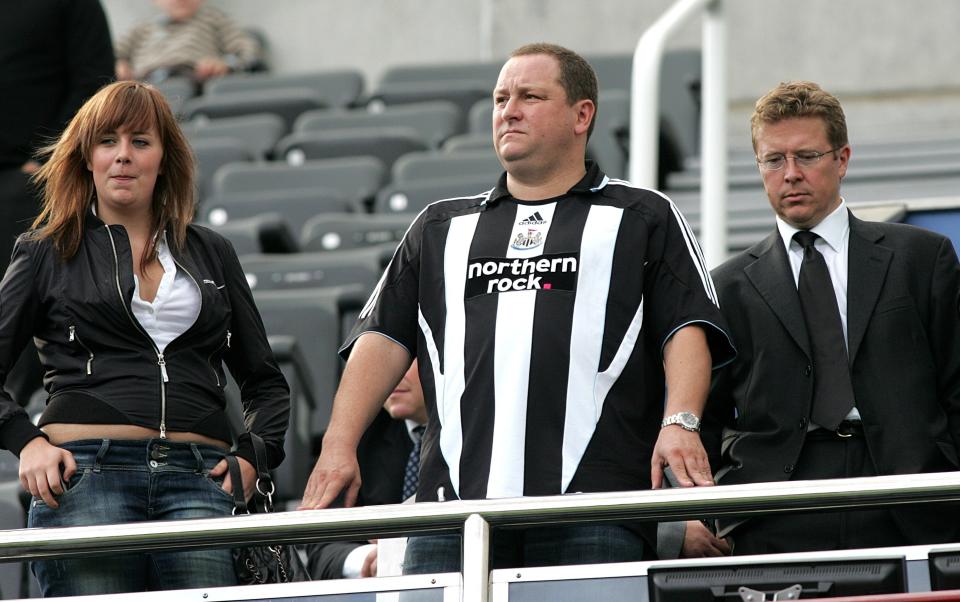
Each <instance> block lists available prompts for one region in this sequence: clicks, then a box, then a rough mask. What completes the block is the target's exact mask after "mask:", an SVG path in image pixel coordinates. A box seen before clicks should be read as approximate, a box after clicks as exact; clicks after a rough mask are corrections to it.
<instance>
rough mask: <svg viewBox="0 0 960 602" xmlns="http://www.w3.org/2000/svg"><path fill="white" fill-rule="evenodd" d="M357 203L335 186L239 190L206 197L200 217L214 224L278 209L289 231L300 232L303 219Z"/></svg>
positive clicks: (347, 207)
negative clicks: (332, 187)
mask: <svg viewBox="0 0 960 602" xmlns="http://www.w3.org/2000/svg"><path fill="white" fill-rule="evenodd" d="M355 208H356V204H355V203H353V202H351V199H348V198H347V197H345V196H344V195H343V193H341V192H340V191H338V190H331V189H328V188H302V189H292V190H286V189H282V190H268V191H261V192H238V193H232V194H226V195H223V196H222V197H219V198H216V199H209V200H208V201H207V202H206V203H204V205H203V219H204V220H205V221H206V222H208V223H210V224H211V225H213V226H222V225H224V224H226V223H228V222H230V221H233V220H238V219H246V218H248V217H253V216H255V215H261V214H263V213H277V214H279V215H280V216H281V217H282V218H283V220H284V221H285V222H286V224H287V227H288V228H289V230H290V232H299V231H300V230H301V228H302V227H303V224H304V222H306V221H307V220H308V219H310V218H311V217H313V216H315V215H320V214H322V213H344V212H349V211H353V210H354V209H355Z"/></svg>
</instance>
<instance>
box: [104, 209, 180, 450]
mask: <svg viewBox="0 0 960 602" xmlns="http://www.w3.org/2000/svg"><path fill="white" fill-rule="evenodd" d="M104 227H105V228H106V229H107V234H108V235H109V237H110V247H111V248H112V249H113V266H114V279H115V281H116V283H117V294H118V295H119V296H120V305H121V306H123V311H124V312H126V314H127V318H129V320H130V323H131V324H132V325H133V327H134V328H136V329H137V330H139V331H140V332H141V333H143V335H144V336H145V337H147V340H148V341H149V342H150V346H151V347H153V351H154V353H156V354H157V366H159V367H160V438H161V439H166V438H167V385H166V383H168V382H170V377H169V376H167V362H166V360H165V359H163V354H162V353H160V349H159V348H158V347H157V344H156V343H154V342H153V338H152V337H151V336H150V334H149V333H148V332H147V331H146V330H144V329H143V326H141V325H140V323H139V322H137V321H136V320H135V319H134V318H133V314H131V313H130V308H129V307H127V303H126V300H125V299H124V298H123V288H122V287H121V286H120V258H119V256H118V255H117V244H116V243H115V242H114V240H113V232H112V231H111V230H110V226H104ZM191 278H192V276H191Z"/></svg>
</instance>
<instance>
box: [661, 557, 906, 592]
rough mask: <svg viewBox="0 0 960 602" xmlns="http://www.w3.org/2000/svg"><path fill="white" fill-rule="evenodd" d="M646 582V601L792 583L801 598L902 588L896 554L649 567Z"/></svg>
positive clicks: (902, 572) (779, 589) (902, 575)
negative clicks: (819, 559) (776, 561)
mask: <svg viewBox="0 0 960 602" xmlns="http://www.w3.org/2000/svg"><path fill="white" fill-rule="evenodd" d="M648 583H649V586H650V601H651V602H717V601H731V602H733V601H736V602H739V601H740V600H743V597H742V596H741V589H740V588H749V589H751V590H754V591H758V592H763V593H764V594H766V599H767V600H772V599H773V596H774V594H776V593H778V592H782V591H784V590H787V589H789V588H791V587H796V586H798V585H799V586H800V592H799V593H800V597H801V598H828V597H834V596H865V595H876V594H897V593H903V592H905V591H907V590H906V584H907V582H906V567H905V565H904V560H903V559H902V558H884V559H855V560H831V561H822V562H816V561H809V562H791V563H783V564H744V565H740V566H736V565H723V566H703V567H674V568H662V569H659V568H657V569H655V568H651V569H650V572H649V574H648ZM781 599H787V598H785V597H784V598H781ZM791 599H793V598H791Z"/></svg>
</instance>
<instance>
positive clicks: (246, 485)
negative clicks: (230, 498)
mask: <svg viewBox="0 0 960 602" xmlns="http://www.w3.org/2000/svg"><path fill="white" fill-rule="evenodd" d="M236 458H237V463H238V464H239V465H240V478H241V479H243V499H245V500H247V501H248V502H249V501H250V498H251V497H253V488H254V487H256V483H257V469H256V468H254V467H253V464H251V463H250V462H248V461H247V460H244V459H243V458H241V457H240V456H237V457H236ZM224 475H226V476H224ZM210 476H211V477H221V476H222V477H223V490H224V491H226V492H227V493H229V494H230V495H233V481H232V480H231V479H230V470H229V469H228V468H227V461H226V460H220V461H219V462H218V463H217V465H216V466H214V467H213V470H211V471H210Z"/></svg>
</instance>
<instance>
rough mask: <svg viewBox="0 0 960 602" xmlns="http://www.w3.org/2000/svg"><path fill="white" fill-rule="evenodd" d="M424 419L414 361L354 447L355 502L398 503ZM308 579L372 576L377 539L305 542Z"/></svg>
mask: <svg viewBox="0 0 960 602" xmlns="http://www.w3.org/2000/svg"><path fill="white" fill-rule="evenodd" d="M426 423H427V408H426V405H425V404H424V401H423V388H421V386H420V375H419V374H418V373H417V360H413V363H412V364H411V365H410V369H409V370H407V373H406V374H404V376H403V379H402V380H401V381H400V384H398V385H397V387H396V388H395V389H394V390H393V393H391V394H390V397H388V398H387V401H386V402H384V404H383V409H382V410H381V411H380V413H379V414H378V415H377V417H376V418H375V419H374V421H373V424H371V425H370V427H369V428H368V429H367V430H366V432H365V433H364V435H363V438H362V439H360V445H359V446H358V448H357V460H358V461H359V463H360V471H361V474H362V475H363V484H362V485H361V486H360V495H359V497H358V498H357V505H358V506H376V505H379V504H399V503H400V502H402V501H404V500H405V499H407V498H409V497H411V496H412V495H413V494H414V493H416V491H417V484H418V481H419V471H420V445H419V443H420V436H421V434H422V433H423V429H424V425H426ZM307 559H308V568H309V570H310V574H311V575H312V576H313V578H314V579H343V578H353V577H375V576H376V575H377V544H376V543H367V542H363V541H344V542H326V543H318V544H310V545H308V546H307Z"/></svg>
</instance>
